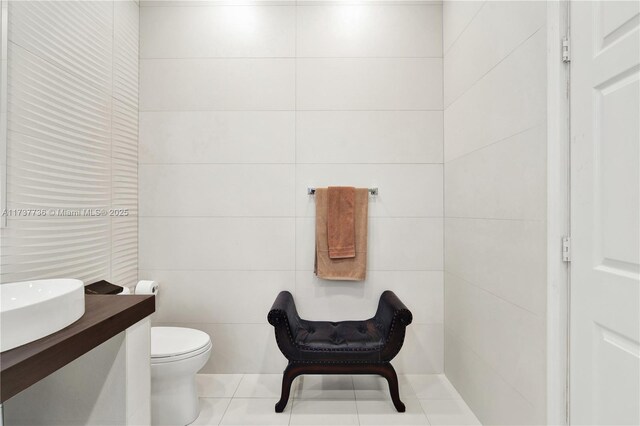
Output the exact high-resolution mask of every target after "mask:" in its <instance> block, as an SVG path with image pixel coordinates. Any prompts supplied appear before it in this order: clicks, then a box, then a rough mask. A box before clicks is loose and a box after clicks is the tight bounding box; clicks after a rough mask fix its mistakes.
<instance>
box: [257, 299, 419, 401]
mask: <svg viewBox="0 0 640 426" xmlns="http://www.w3.org/2000/svg"><path fill="white" fill-rule="evenodd" d="M268 320H269V323H270V324H271V325H273V326H274V328H275V334H276V341H277V343H278V347H279V348H280V351H281V352H282V354H283V355H284V356H285V357H286V358H287V359H288V360H289V364H288V365H287V368H286V369H285V371H284V374H283V378H282V394H281V398H280V401H279V402H278V403H277V404H276V412H279V413H280V412H282V411H283V410H284V408H285V407H286V405H287V401H288V400H289V392H290V389H291V384H292V382H293V380H294V379H295V378H296V377H298V376H299V375H301V374H378V375H381V376H383V377H384V378H386V379H387V382H388V383H389V391H390V393H391V399H392V400H393V404H394V406H395V407H396V409H397V410H398V411H400V412H404V410H405V407H404V404H403V403H402V402H401V401H400V397H399V392H398V377H397V375H396V372H395V370H394V369H393V366H392V365H391V363H390V361H391V360H392V359H393V358H394V357H395V356H396V355H397V354H398V352H400V348H402V344H403V342H404V337H405V330H406V327H407V325H409V324H411V321H412V315H411V312H410V311H409V310H408V309H407V307H406V306H405V305H404V304H403V303H402V302H401V301H400V299H398V297H397V296H396V295H395V294H394V293H393V292H392V291H385V292H384V293H382V295H381V296H380V301H379V303H378V309H377V311H376V314H375V316H374V317H373V318H371V319H368V320H363V321H340V322H329V321H307V320H304V319H302V318H300V316H299V315H298V312H297V310H296V306H295V303H294V301H293V296H292V295H291V293H289V292H288V291H283V292H281V293H280V294H279V295H278V297H277V298H276V300H275V302H274V303H273V306H272V307H271V311H269V315H268Z"/></svg>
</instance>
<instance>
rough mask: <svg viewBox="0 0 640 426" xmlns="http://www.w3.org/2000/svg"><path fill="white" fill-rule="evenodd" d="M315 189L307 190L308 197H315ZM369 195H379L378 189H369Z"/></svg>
mask: <svg viewBox="0 0 640 426" xmlns="http://www.w3.org/2000/svg"><path fill="white" fill-rule="evenodd" d="M315 193H316V189H315V188H307V195H315ZM369 194H371V195H378V188H369Z"/></svg>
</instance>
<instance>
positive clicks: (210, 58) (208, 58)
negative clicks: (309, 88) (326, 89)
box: [140, 53, 442, 61]
mask: <svg viewBox="0 0 640 426" xmlns="http://www.w3.org/2000/svg"><path fill="white" fill-rule="evenodd" d="M236 59H237V60H244V61H246V60H298V59H317V60H334V59H347V60H350V59H389V60H394V59H405V60H406V59H440V60H442V56H296V54H295V53H294V56H167V57H144V58H142V57H141V58H140V60H141V61H185V60H196V61H197V60H205V61H216V60H221V61H229V60H236Z"/></svg>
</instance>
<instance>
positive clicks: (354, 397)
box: [351, 374, 362, 425]
mask: <svg viewBox="0 0 640 426" xmlns="http://www.w3.org/2000/svg"><path fill="white" fill-rule="evenodd" d="M351 387H352V388H353V402H354V404H355V406H356V419H358V425H360V424H362V422H361V421H360V411H358V397H357V393H356V382H355V380H354V379H353V374H352V375H351Z"/></svg>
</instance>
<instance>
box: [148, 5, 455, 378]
mask: <svg viewBox="0 0 640 426" xmlns="http://www.w3.org/2000/svg"><path fill="white" fill-rule="evenodd" d="M259 3H260V4H256V3H253V4H252V3H248V4H244V5H243V6H232V5H225V6H220V5H219V3H216V4H212V3H209V4H206V3H200V4H199V6H198V7H193V5H190V4H189V3H184V4H180V3H175V2H172V3H171V4H167V3H162V4H159V3H149V2H147V3H144V4H143V6H142V7H141V20H140V22H141V24H140V25H141V42H140V46H141V61H140V62H141V66H140V69H141V82H140V186H139V188H140V206H141V209H142V211H141V214H142V217H141V218H140V277H141V279H142V278H153V279H156V280H158V281H159V282H160V285H161V286H162V289H163V290H161V293H160V296H159V298H158V311H157V314H156V315H155V321H156V323H163V324H180V325H184V326H191V327H196V328H200V329H203V330H205V331H207V332H208V333H210V334H211V335H212V338H213V342H214V348H215V349H214V352H213V356H212V357H211V360H210V361H209V363H208V364H207V366H206V367H205V369H204V371H205V372H216V373H265V372H268V373H281V372H282V369H283V368H284V366H285V359H284V357H283V356H282V355H281V354H280V351H279V350H278V349H277V347H276V344H275V339H274V336H273V329H272V327H271V326H270V325H269V324H268V323H267V322H266V315H267V312H268V310H269V308H270V305H271V303H272V302H273V300H274V298H275V297H276V295H277V293H278V292H279V291H281V290H290V291H292V292H293V293H294V296H295V299H296V301H297V302H298V307H299V309H300V312H301V313H302V315H303V316H307V317H309V318H312V319H333V320H338V319H344V318H348V317H351V318H352V319H365V318H369V317H371V316H372V315H373V313H374V312H375V309H376V306H377V301H378V298H379V296H380V294H381V293H382V291H383V290H385V289H392V290H394V291H396V292H397V293H398V294H399V296H400V297H401V298H402V300H404V301H405V302H406V303H407V304H408V305H409V307H410V308H411V310H412V311H413V314H414V324H412V325H411V326H410V327H409V334H408V336H407V339H406V342H405V347H404V349H403V350H402V353H401V355H400V356H399V357H398V358H397V360H396V361H395V365H396V368H397V369H398V370H399V371H400V372H411V373H437V372H441V371H442V370H443V344H444V343H443V325H442V322H443V315H444V313H443V276H442V274H443V272H442V270H443V228H444V224H443V210H444V206H443V166H442V161H443V146H442V144H443V112H442V102H443V99H442V90H443V81H442V24H441V22H442V16H441V15H442V6H441V5H439V4H434V3H406V2H405V3H403V4H401V3H398V4H394V3H393V2H385V3H380V2H376V3H370V4H363V3H360V4H349V5H346V4H340V3H336V2H327V3H322V2H315V3H304V2H299V4H298V5H297V6H296V5H295V4H293V3H292V2H290V3H287V2H279V3H277V2H268V3H265V2H259ZM232 24H233V25H232ZM187 27H188V28H190V31H184V28H187ZM327 29H331V30H329V31H328V30H327ZM331 184H333V185H354V186H361V187H369V186H377V187H379V189H380V195H379V196H378V197H377V198H375V199H374V198H371V200H370V217H371V220H370V225H369V258H368V269H369V272H368V278H367V280H366V281H365V282H363V283H353V282H325V281H321V280H317V279H316V278H315V277H314V276H313V272H312V271H313V257H314V244H315V242H314V216H315V203H314V200H313V198H310V197H309V196H308V195H307V193H306V188H307V187H308V186H314V187H321V186H325V185H331ZM247 336H250V338H246V337H247Z"/></svg>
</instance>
